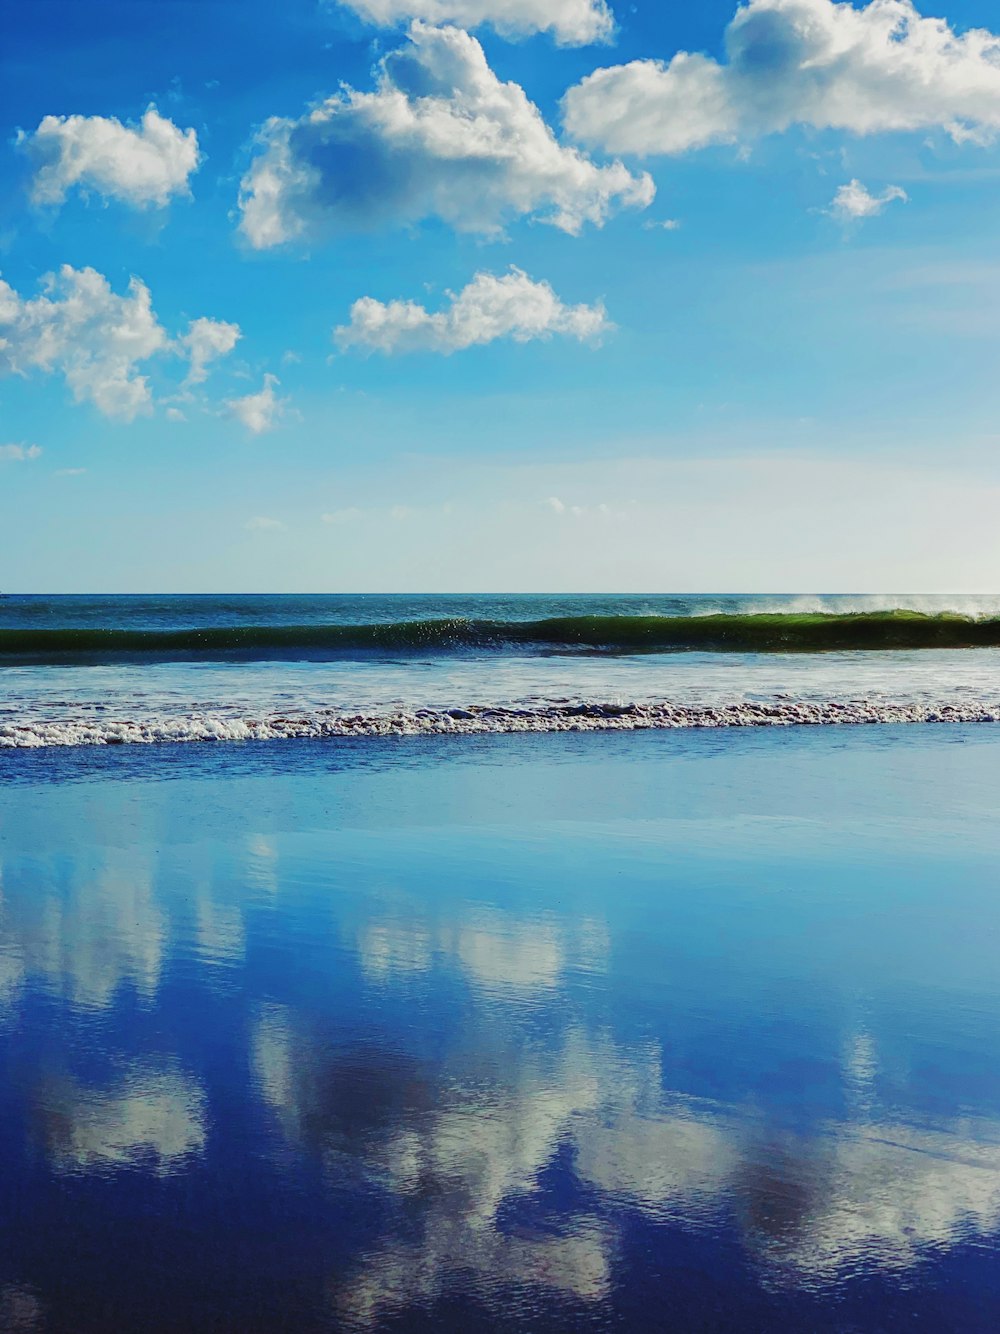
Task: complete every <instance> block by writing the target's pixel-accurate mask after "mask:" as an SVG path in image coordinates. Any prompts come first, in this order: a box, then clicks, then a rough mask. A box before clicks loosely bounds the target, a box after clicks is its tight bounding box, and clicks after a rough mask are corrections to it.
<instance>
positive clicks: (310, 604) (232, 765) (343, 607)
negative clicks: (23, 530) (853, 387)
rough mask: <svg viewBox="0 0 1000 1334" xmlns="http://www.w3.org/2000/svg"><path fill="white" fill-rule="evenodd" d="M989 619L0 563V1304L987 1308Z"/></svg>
mask: <svg viewBox="0 0 1000 1334" xmlns="http://www.w3.org/2000/svg"><path fill="white" fill-rule="evenodd" d="M998 616H1000V599H990V598H980V599H956V598H941V599H930V598H914V597H900V596H897V595H893V596H887V597H884V598H853V597H846V596H842V597H822V596H817V597H814V598H798V597H797V598H791V597H772V598H738V597H732V598H729V597H715V598H707V597H690V598H688V597H671V598H666V597H664V598H647V597H627V598H612V597H573V598H567V597H510V598H498V597H482V598H466V597H462V598H442V597H435V598H424V597H419V598H418V597H412V598H409V597H394V598H385V597H330V598H317V597H302V598H288V597H230V598H220V597H213V598H189V597H156V598H152V597H142V598H96V597H95V598H27V597H25V598H21V597H7V598H4V599H2V600H0V683H2V689H0V746H2V747H3V749H2V750H0V1242H2V1244H0V1331H4V1332H5V1331H12V1334H13V1332H14V1331H17V1332H18V1334H20V1332H21V1331H31V1332H32V1334H34V1332H35V1331H38V1332H39V1334H111V1332H112V1331H114V1334H118V1332H119V1331H126V1330H142V1331H144V1334H181V1332H183V1334H274V1332H275V1331H281V1330H288V1331H295V1334H345V1332H346V1334H398V1332H401V1331H402V1332H406V1334H426V1331H430V1330H433V1331H435V1334H438V1332H439V1331H440V1332H441V1334H532V1332H533V1331H538V1330H544V1331H546V1334H585V1332H586V1334H596V1332H600V1334H605V1332H607V1334H613V1332H615V1331H618V1332H622V1331H623V1332H624V1334H647V1332H648V1331H656V1332H659V1331H662V1332H663V1334H692V1332H693V1331H698V1334H733V1332H736V1334H773V1331H774V1330H776V1329H781V1330H785V1331H789V1334H885V1332H887V1331H897V1330H903V1329H905V1330H908V1331H914V1334H947V1332H950V1331H955V1332H956V1334H957V1331H961V1332H962V1334H993V1331H995V1330H996V1329H997V1328H998V1327H1000V1265H998V1263H997V1259H998V1255H1000V1027H998V1025H997V1022H996V1020H997V1014H998V1011H1000V972H998V969H997V957H998V950H1000V896H998V893H997V888H998V883H997V881H998V872H997V868H998V866H1000V834H998V830H997V821H996V810H997V807H998V805H1000V729H998V728H997V727H995V726H992V725H991V723H995V722H996V721H998V720H1000V676H998V667H1000V648H998V647H996V646H995V643H994V639H995V637H996V636H997V631H998V629H1000V621H998V619H997V617H998ZM853 724H859V725H853ZM860 724H864V725H860ZM182 742H184V743H188V744H179V743H182ZM131 743H135V744H131ZM201 743H204V744H201Z"/></svg>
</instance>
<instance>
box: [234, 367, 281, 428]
mask: <svg viewBox="0 0 1000 1334" xmlns="http://www.w3.org/2000/svg"><path fill="white" fill-rule="evenodd" d="M279 384H280V381H279V379H278V377H277V376H276V375H265V376H264V384H263V387H262V388H261V389H259V390H258V391H257V393H256V394H246V395H244V397H243V398H230V399H227V400H226V407H227V408H228V409H229V411H230V413H232V415H233V416H234V417H235V418H236V419H237V421H241V422H242V423H243V425H244V426H245V427H246V428H247V430H248V431H251V432H252V433H253V434H254V435H261V434H262V433H263V432H264V431H270V430H271V429H272V428H273V427H275V426H277V424H278V422H279V421H280V420H281V418H282V416H283V415H284V411H285V399H283V398H279V397H278V395H277V393H276V392H275V390H276V389H277V387H278V385H279Z"/></svg>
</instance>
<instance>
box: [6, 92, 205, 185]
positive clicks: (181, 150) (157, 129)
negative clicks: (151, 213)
mask: <svg viewBox="0 0 1000 1334" xmlns="http://www.w3.org/2000/svg"><path fill="white" fill-rule="evenodd" d="M20 142H21V143H22V144H23V145H24V146H25V148H26V149H27V150H28V152H29V153H30V155H31V157H32V159H33V160H34V161H35V162H36V163H37V170H36V172H35V179H34V182H33V184H32V189H31V197H32V200H33V201H34V203H36V204H56V205H58V204H61V203H62V202H63V201H64V200H65V198H66V195H67V194H68V192H69V191H70V190H71V189H72V188H73V187H74V186H78V187H79V188H80V189H81V190H84V191H86V190H94V191H96V192H97V193H98V194H100V195H103V196H104V198H105V199H118V200H121V201H122V202H123V203H125V204H131V205H132V206H133V207H135V208H147V207H149V206H150V205H152V206H155V207H158V208H162V207H163V206H164V205H165V204H168V203H169V202H170V199H171V197H172V196H174V195H186V194H189V193H190V189H189V184H188V181H189V177H190V176H191V174H192V173H193V172H194V171H196V170H197V168H198V163H199V160H200V159H199V153H198V136H197V134H196V133H195V131H194V130H181V129H178V127H177V126H176V125H175V124H174V123H173V121H171V120H168V119H167V118H166V117H165V116H161V115H160V113H159V112H158V111H157V110H156V107H154V106H150V107H149V108H148V109H147V111H146V113H145V115H144V116H143V118H142V122H141V124H140V125H139V126H131V125H123V124H122V123H121V121H120V120H116V119H114V118H113V117H111V118H108V117H105V116H46V117H45V118H44V119H43V120H42V122H41V124H40V125H39V126H38V129H37V130H35V131H34V132H33V133H31V134H25V135H22V136H21V140H20Z"/></svg>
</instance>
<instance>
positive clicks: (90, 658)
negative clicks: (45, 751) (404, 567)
mask: <svg viewBox="0 0 1000 1334" xmlns="http://www.w3.org/2000/svg"><path fill="white" fill-rule="evenodd" d="M998 665H1000V598H996V597H979V598H976V597H961V598H958V597H912V596H909V597H905V596H900V595H885V596H855V597H851V596H843V595H841V596H812V597H809V596H789V597H781V596H771V597H738V596H731V597H725V596H711V597H708V596H700V597H682V596H669V597H668V596H663V597H646V596H639V597H636V596H630V597H612V596H604V595H601V596H592V595H580V596H572V597H567V596H538V595H536V596H504V597H500V596H493V595H490V596H461V597H457V596H456V597H442V596H435V597H422V596H421V597H418V596H393V597H386V596H375V595H372V596H297V597H290V596H277V597H275V596H231V597H218V596H212V597H208V596H204V597H188V596H172V597H12V596H8V597H6V598H3V599H2V600H0V682H2V692H0V747H5V748H22V747H48V746H55V745H83V744H98V745H101V744H120V743H129V742H170V741H203V740H205V741H207V740H244V741H245V740H254V739H256V740H279V739H287V738H295V737H298V738H301V737H307V736H312V737H322V736H338V735H369V736H370V735H385V734H394V735H398V734H409V733H414V732H416V733H434V732H452V733H453V732H509V731H558V730H565V729H573V730H581V729H584V728H599V729H601V730H610V729H630V730H631V729H636V728H648V727H684V726H726V725H730V726H732V725H735V726H745V725H760V724H788V723H810V722H813V723H841V724H842V723H850V722H873V721H882V722H906V721H914V722H937V721H952V722H956V721H965V722H975V721H997V720H1000V675H998Z"/></svg>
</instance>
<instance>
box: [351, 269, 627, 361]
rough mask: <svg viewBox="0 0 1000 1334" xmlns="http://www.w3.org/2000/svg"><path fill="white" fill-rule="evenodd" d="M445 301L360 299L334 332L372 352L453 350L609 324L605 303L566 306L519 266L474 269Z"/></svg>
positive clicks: (589, 334) (591, 334)
mask: <svg viewBox="0 0 1000 1334" xmlns="http://www.w3.org/2000/svg"><path fill="white" fill-rule="evenodd" d="M449 297H450V304H449V305H448V306H447V307H446V308H445V309H444V310H441V311H436V312H433V313H432V312H431V311H429V310H427V309H426V308H425V307H424V306H421V305H418V304H417V303H416V302H415V301H390V302H388V303H386V302H382V301H376V300H375V299H374V298H373V297H370V296H366V297H362V298H361V299H360V300H359V301H355V303H354V305H353V306H352V307H351V322H350V324H347V325H342V326H341V327H340V328H338V329H336V330H334V337H335V338H336V340H337V343H338V344H339V345H340V347H342V348H348V347H363V348H367V349H369V350H371V351H376V352H386V353H389V352H445V353H448V352H455V351H457V350H459V349H461V348H467V347H472V346H473V345H475V344H480V343H492V342H494V341H495V340H496V339H498V338H512V339H514V341H515V342H518V343H527V342H530V341H531V340H532V339H534V338H549V337H551V336H552V334H565V335H567V336H569V337H571V338H578V339H587V338H591V339H593V338H597V337H599V336H600V334H602V333H604V332H606V331H607V330H608V329H610V328H611V327H612V326H611V325H610V324H609V322H608V319H607V317H606V315H605V311H604V307H603V306H602V305H600V304H598V305H596V306H586V305H578V306H566V305H564V304H563V303H562V302H561V301H560V300H559V298H558V297H557V296H556V294H555V292H554V291H553V290H552V288H551V287H550V286H549V284H548V283H546V282H534V281H532V279H531V278H529V277H528V275H527V274H526V273H523V272H522V271H521V270H520V269H517V268H513V267H512V268H511V270H510V272H509V273H506V274H504V275H503V277H500V278H497V277H495V276H494V275H493V274H489V273H477V274H476V276H475V277H474V278H473V280H472V281H471V282H470V283H469V284H468V286H466V287H464V288H463V289H462V290H461V292H458V293H449Z"/></svg>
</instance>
